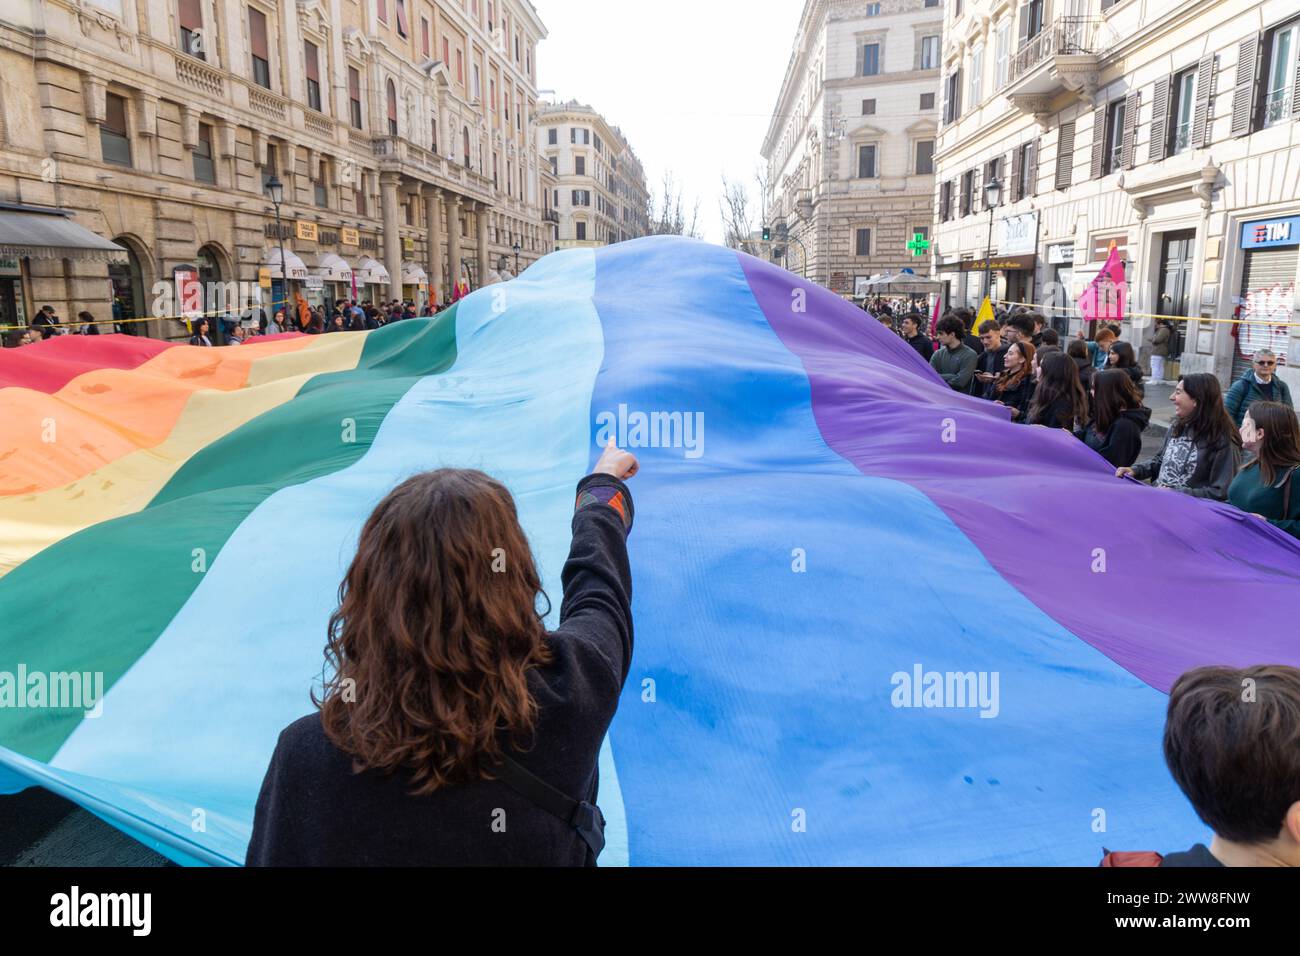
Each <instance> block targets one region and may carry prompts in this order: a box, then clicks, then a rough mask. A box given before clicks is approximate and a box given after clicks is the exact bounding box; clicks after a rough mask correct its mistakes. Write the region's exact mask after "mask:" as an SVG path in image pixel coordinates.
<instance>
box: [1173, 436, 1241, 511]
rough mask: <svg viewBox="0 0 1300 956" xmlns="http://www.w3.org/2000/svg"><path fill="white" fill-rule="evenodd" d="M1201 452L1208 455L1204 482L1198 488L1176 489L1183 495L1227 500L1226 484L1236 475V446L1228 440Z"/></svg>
mask: <svg viewBox="0 0 1300 956" xmlns="http://www.w3.org/2000/svg"><path fill="white" fill-rule="evenodd" d="M1202 454H1206V455H1208V456H1209V459H1210V467H1209V472H1208V474H1207V475H1206V477H1205V484H1203V485H1201V486H1200V487H1199V488H1180V489H1178V490H1179V491H1181V492H1182V493H1183V494H1185V495H1191V496H1192V497H1193V498H1212V499H1213V500H1215V501H1227V500H1228V486H1229V485H1231V484H1232V479H1233V478H1235V477H1237V447H1236V446H1235V445H1234V444H1233V443H1232V442H1230V441H1228V442H1223V443H1222V444H1220V445H1217V446H1215V447H1214V448H1209V449H1205V450H1204V451H1203V452H1202Z"/></svg>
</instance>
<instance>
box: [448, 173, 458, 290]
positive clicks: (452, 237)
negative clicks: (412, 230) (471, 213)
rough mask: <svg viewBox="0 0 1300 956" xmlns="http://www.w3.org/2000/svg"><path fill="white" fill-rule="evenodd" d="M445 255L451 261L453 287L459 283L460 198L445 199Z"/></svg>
mask: <svg viewBox="0 0 1300 956" xmlns="http://www.w3.org/2000/svg"><path fill="white" fill-rule="evenodd" d="M447 253H448V256H449V257H450V259H451V262H450V264H449V269H448V276H449V282H450V284H451V285H452V286H453V287H454V286H455V285H456V283H457V282H459V281H460V277H461V268H460V258H461V251H460V197H459V196H457V195H454V194H453V195H449V196H448V197H447Z"/></svg>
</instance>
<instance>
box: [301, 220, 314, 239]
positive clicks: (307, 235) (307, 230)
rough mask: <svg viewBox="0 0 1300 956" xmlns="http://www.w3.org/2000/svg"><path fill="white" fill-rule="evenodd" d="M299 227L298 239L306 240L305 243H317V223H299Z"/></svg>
mask: <svg viewBox="0 0 1300 956" xmlns="http://www.w3.org/2000/svg"><path fill="white" fill-rule="evenodd" d="M297 227H298V238H299V239H302V240H304V241H306V242H315V241H316V223H314V222H299V223H297Z"/></svg>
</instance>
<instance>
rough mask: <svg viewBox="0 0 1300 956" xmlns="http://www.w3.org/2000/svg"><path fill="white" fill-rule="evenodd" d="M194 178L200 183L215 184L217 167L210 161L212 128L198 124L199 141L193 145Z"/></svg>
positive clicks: (204, 124)
mask: <svg viewBox="0 0 1300 956" xmlns="http://www.w3.org/2000/svg"><path fill="white" fill-rule="evenodd" d="M194 178H195V180H197V181H198V182H201V183H212V184H213V185H216V182H217V166H216V164H215V163H214V162H213V161H212V127H211V126H209V125H208V124H207V123H200V124H199V141H198V142H197V143H195V144H194Z"/></svg>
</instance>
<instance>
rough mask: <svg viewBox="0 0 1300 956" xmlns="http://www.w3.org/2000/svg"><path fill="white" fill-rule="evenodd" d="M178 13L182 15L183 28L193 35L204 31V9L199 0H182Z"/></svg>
mask: <svg viewBox="0 0 1300 956" xmlns="http://www.w3.org/2000/svg"><path fill="white" fill-rule="evenodd" d="M177 12H178V13H179V14H180V21H181V26H182V27H183V28H184V29H186V30H189V31H190V32H191V33H193V32H194V31H196V30H202V29H203V8H202V7H201V6H200V4H199V0H180V3H179V4H178V9H177Z"/></svg>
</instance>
